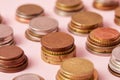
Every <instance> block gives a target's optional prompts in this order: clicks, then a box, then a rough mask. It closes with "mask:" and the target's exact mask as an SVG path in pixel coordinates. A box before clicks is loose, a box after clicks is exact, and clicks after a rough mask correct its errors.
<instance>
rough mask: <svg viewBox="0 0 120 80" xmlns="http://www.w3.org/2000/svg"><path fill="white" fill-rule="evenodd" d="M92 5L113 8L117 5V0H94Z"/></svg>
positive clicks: (104, 8) (103, 8)
mask: <svg viewBox="0 0 120 80" xmlns="http://www.w3.org/2000/svg"><path fill="white" fill-rule="evenodd" d="M93 6H94V7H95V8H97V9H100V10H113V9H115V8H117V7H118V6H119V2H118V1H117V0H94V2H93Z"/></svg>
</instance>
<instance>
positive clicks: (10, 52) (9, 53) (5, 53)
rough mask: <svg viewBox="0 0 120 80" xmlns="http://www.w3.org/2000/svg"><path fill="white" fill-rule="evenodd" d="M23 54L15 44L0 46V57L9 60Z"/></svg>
mask: <svg viewBox="0 0 120 80" xmlns="http://www.w3.org/2000/svg"><path fill="white" fill-rule="evenodd" d="M21 55H23V50H22V49H21V48H19V47H17V46H3V47H0V59H1V60H11V59H16V58H18V57H20V56H21Z"/></svg>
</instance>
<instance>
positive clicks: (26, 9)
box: [16, 4, 43, 16]
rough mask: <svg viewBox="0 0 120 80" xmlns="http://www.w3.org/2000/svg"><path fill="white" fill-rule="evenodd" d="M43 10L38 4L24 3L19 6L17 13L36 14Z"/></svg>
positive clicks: (23, 14) (24, 14)
mask: <svg viewBox="0 0 120 80" xmlns="http://www.w3.org/2000/svg"><path fill="white" fill-rule="evenodd" d="M42 12H43V8H41V7H40V6H38V5H36V4H24V5H21V6H19V7H18V8H17V10H16V13H17V14H18V15H22V16H36V15H40V14H41V13H42Z"/></svg>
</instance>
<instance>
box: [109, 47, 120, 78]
mask: <svg viewBox="0 0 120 80" xmlns="http://www.w3.org/2000/svg"><path fill="white" fill-rule="evenodd" d="M108 69H109V71H110V72H111V73H112V74H113V75H115V76H118V77H120V46H118V47H116V48H114V49H113V51H112V56H111V58H110V61H109V64H108Z"/></svg>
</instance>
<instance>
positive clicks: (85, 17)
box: [68, 11, 103, 35]
mask: <svg viewBox="0 0 120 80" xmlns="http://www.w3.org/2000/svg"><path fill="white" fill-rule="evenodd" d="M102 22H103V19H102V16H101V15H99V14H97V13H94V12H90V11H86V12H79V13H77V14H75V15H73V16H72V20H71V22H70V23H69V25H68V30H69V31H70V32H72V33H74V34H77V35H81V34H82V35H83V34H88V33H89V32H91V31H92V30H93V29H95V28H98V27H102Z"/></svg>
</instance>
